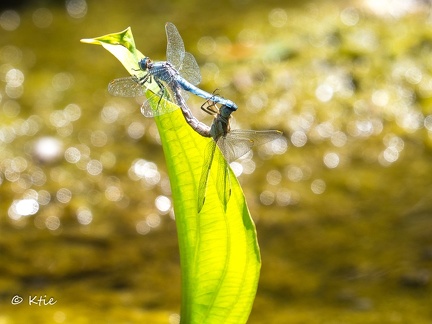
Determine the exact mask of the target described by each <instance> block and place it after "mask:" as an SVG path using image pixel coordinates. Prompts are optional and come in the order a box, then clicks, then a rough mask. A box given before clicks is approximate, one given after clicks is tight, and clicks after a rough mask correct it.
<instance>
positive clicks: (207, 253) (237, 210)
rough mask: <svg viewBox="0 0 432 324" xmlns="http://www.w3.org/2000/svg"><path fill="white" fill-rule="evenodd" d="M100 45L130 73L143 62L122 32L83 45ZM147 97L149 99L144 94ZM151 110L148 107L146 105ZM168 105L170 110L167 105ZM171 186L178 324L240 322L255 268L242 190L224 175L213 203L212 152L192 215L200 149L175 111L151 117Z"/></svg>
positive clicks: (218, 159) (202, 143)
mask: <svg viewBox="0 0 432 324" xmlns="http://www.w3.org/2000/svg"><path fill="white" fill-rule="evenodd" d="M83 41H84V42H86V43H91V44H100V45H102V46H103V47H104V48H106V49H107V50H108V51H110V52H111V53H112V54H113V55H114V56H116V57H117V58H118V59H119V60H120V61H121V62H122V64H123V65H124V66H125V67H126V69H127V70H128V71H129V73H131V74H135V75H136V73H137V71H136V68H137V62H138V61H139V60H140V59H141V58H142V57H143V54H141V53H140V52H139V51H138V50H136V48H135V43H134V40H133V37H132V32H131V30H130V28H128V29H126V30H125V31H123V32H120V33H116V34H109V35H106V36H102V37H98V38H93V39H86V40H83ZM147 94H148V97H150V95H151V92H150V91H148V92H147ZM154 104H156V102H154ZM169 104H172V103H169ZM155 121H156V124H157V127H158V130H159V133H160V137H161V141H162V146H163V150H164V153H165V158H166V162H167V166H168V172H169V177H170V181H171V188H172V197H173V200H174V210H175V215H176V225H177V232H178V240H179V247H180V258H181V271H182V307H181V322H182V323H188V324H192V323H197V324H198V323H199V324H203V323H218V324H220V323H235V324H239V323H245V322H246V321H247V319H248V317H249V314H250V311H251V308H252V304H253V300H254V298H255V294H256V289H257V285H258V279H259V271H260V267H261V260H260V253H259V248H258V243H257V237H256V231H255V225H254V223H253V221H252V219H251V216H250V213H249V210H248V208H247V205H246V201H245V197H244V194H243V191H242V189H241V187H240V185H239V183H238V181H237V178H236V177H235V175H234V173H233V172H232V170H231V168H229V172H230V177H229V178H230V179H231V198H230V200H229V202H228V205H227V207H226V211H225V210H224V206H223V205H222V204H221V202H220V200H219V198H218V190H220V188H217V181H216V179H217V172H216V170H217V169H218V165H217V164H218V163H226V162H225V160H224V159H223V157H222V156H221V152H220V151H219V149H216V151H215V156H214V161H213V165H212V168H211V171H210V176H209V180H208V184H207V191H206V199H205V203H204V206H203V208H202V210H201V211H200V213H198V211H197V199H198V183H199V179H200V176H201V170H202V165H203V159H204V152H205V148H206V146H207V144H208V143H209V141H211V140H212V139H209V138H205V137H202V136H200V135H199V134H197V133H196V132H195V131H194V130H192V128H191V127H190V126H189V125H188V124H187V123H186V121H185V119H184V118H183V116H182V113H181V110H180V109H177V110H175V111H173V112H172V113H168V114H164V115H161V116H158V117H156V118H155Z"/></svg>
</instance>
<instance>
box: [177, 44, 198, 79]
mask: <svg viewBox="0 0 432 324" xmlns="http://www.w3.org/2000/svg"><path fill="white" fill-rule="evenodd" d="M179 71H180V74H181V76H182V77H183V78H185V79H186V80H188V81H189V82H190V83H192V84H193V85H197V84H198V83H200V82H201V73H200V68H199V66H198V63H197V61H196V60H195V57H194V56H193V55H192V54H191V53H189V52H186V53H185V55H184V60H183V63H182V65H181V67H180V69H179Z"/></svg>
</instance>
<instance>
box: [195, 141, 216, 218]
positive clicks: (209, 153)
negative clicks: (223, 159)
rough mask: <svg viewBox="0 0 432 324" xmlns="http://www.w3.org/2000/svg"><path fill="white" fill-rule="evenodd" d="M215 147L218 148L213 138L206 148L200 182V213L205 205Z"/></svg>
mask: <svg viewBox="0 0 432 324" xmlns="http://www.w3.org/2000/svg"><path fill="white" fill-rule="evenodd" d="M215 149H216V143H215V141H213V140H211V141H210V142H209V143H208V144H207V146H206V148H205V152H204V163H203V167H202V170H201V176H200V180H199V184H198V213H199V212H200V211H201V209H202V207H203V205H204V201H205V194H206V189H207V181H208V177H209V174H210V168H211V166H212V163H213V158H214V153H215Z"/></svg>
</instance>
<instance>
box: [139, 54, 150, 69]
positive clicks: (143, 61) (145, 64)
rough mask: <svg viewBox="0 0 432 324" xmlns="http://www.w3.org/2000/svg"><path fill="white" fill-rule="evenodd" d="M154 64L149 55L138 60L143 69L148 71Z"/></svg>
mask: <svg viewBox="0 0 432 324" xmlns="http://www.w3.org/2000/svg"><path fill="white" fill-rule="evenodd" d="M151 64H152V61H151V60H150V58H149V57H144V58H143V59H141V60H140V61H139V62H138V65H139V67H140V69H141V70H143V71H146V70H147V69H148V68H149V67H150V66H151Z"/></svg>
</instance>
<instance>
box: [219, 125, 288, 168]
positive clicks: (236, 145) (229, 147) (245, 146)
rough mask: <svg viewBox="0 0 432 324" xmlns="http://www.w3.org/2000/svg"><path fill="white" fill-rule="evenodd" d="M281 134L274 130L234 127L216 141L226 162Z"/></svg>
mask: <svg viewBox="0 0 432 324" xmlns="http://www.w3.org/2000/svg"><path fill="white" fill-rule="evenodd" d="M281 136H282V132H280V131H276V130H267V131H254V130H242V129H235V130H232V131H231V132H229V133H228V134H227V136H226V137H225V138H223V140H222V139H221V140H220V141H218V144H219V142H220V144H219V147H220V148H221V150H222V152H223V154H224V156H225V158H226V159H227V161H228V162H232V161H235V160H237V159H238V158H239V157H241V156H243V155H245V154H246V153H247V152H249V151H250V150H251V149H252V147H254V146H259V145H262V144H265V143H268V142H271V141H273V140H275V139H278V138H280V137H281Z"/></svg>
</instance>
